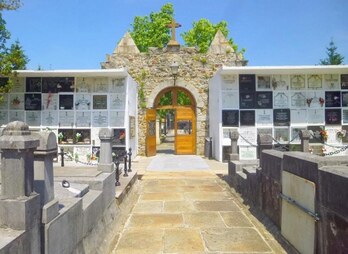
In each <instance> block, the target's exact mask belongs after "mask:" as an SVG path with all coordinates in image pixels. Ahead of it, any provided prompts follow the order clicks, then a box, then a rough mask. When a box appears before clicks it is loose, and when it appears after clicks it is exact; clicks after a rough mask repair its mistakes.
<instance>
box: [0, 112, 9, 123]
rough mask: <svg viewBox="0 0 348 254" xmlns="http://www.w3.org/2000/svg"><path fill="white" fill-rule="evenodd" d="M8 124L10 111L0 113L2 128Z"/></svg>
mask: <svg viewBox="0 0 348 254" xmlns="http://www.w3.org/2000/svg"><path fill="white" fill-rule="evenodd" d="M6 124H8V111H5V110H2V111H0V126H2V125H6Z"/></svg>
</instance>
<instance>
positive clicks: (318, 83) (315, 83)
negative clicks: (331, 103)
mask: <svg viewBox="0 0 348 254" xmlns="http://www.w3.org/2000/svg"><path fill="white" fill-rule="evenodd" d="M322 87H323V82H322V76H321V75H308V89H321V88H322Z"/></svg>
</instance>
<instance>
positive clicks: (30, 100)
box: [24, 93, 41, 110]
mask: <svg viewBox="0 0 348 254" xmlns="http://www.w3.org/2000/svg"><path fill="white" fill-rule="evenodd" d="M24 99H25V107H24V108H25V110H41V94H39V93H26V94H25V97H24Z"/></svg>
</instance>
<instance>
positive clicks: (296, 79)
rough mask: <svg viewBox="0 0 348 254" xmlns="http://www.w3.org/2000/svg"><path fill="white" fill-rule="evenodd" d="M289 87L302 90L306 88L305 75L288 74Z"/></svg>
mask: <svg viewBox="0 0 348 254" xmlns="http://www.w3.org/2000/svg"><path fill="white" fill-rule="evenodd" d="M290 87H291V89H297V90H302V89H305V88H306V84H305V75H291V76H290Z"/></svg>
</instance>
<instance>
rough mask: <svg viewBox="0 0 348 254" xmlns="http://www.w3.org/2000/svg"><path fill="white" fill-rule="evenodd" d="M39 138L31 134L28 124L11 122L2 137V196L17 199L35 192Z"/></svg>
mask: <svg viewBox="0 0 348 254" xmlns="http://www.w3.org/2000/svg"><path fill="white" fill-rule="evenodd" d="M38 146H39V139H38V138H37V137H34V136H33V135H31V132H30V131H29V127H28V125H27V124H25V123H23V122H19V121H15V122H11V123H9V124H8V125H7V127H6V128H5V129H4V132H3V135H2V136H1V137H0V149H1V151H2V156H1V178H2V184H1V190H2V191H1V196H2V198H7V199H15V198H18V197H23V196H27V197H29V196H30V194H31V193H32V192H33V190H34V188H33V183H34V150H35V149H36V147H38Z"/></svg>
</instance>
